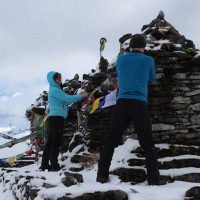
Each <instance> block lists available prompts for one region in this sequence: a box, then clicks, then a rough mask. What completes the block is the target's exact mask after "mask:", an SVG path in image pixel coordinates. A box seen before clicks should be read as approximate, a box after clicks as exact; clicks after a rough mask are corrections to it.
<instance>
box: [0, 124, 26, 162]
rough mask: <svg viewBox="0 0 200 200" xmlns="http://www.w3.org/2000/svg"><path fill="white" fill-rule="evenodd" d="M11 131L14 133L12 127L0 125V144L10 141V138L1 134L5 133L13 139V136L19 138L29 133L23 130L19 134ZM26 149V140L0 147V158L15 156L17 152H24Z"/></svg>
mask: <svg viewBox="0 0 200 200" xmlns="http://www.w3.org/2000/svg"><path fill="white" fill-rule="evenodd" d="M13 132H14V133H15V128H14V127H0V145H1V144H5V143H7V142H10V141H11V139H6V138H4V136H3V135H7V136H9V137H11V138H13V139H14V138H21V137H24V136H26V135H29V134H30V131H23V132H21V133H19V134H12V133H13ZM28 149H29V145H28V142H27V141H25V142H21V143H19V144H16V145H14V146H13V147H10V148H8V147H7V148H4V149H0V159H2V158H8V157H11V156H17V155H19V154H22V153H24V152H25V151H27V150H28Z"/></svg>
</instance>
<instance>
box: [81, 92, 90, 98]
mask: <svg viewBox="0 0 200 200" xmlns="http://www.w3.org/2000/svg"><path fill="white" fill-rule="evenodd" d="M81 96H82V98H83V99H84V98H86V97H88V96H89V94H88V93H87V92H82V93H81Z"/></svg>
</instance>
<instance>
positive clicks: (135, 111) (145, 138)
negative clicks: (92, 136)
mask: <svg viewBox="0 0 200 200" xmlns="http://www.w3.org/2000/svg"><path fill="white" fill-rule="evenodd" d="M130 121H133V123H134V126H135V129H136V132H137V136H138V139H139V143H140V146H141V147H142V148H143V149H144V152H145V153H144V155H145V158H146V168H147V181H148V183H149V184H157V183H158V181H159V171H158V162H157V158H156V152H155V147H154V142H153V138H152V127H151V119H150V115H149V112H148V108H147V105H146V103H145V102H143V101H139V100H133V99H119V100H118V101H117V104H116V107H115V110H114V112H113V115H112V120H111V130H110V132H109V134H108V136H107V139H106V141H105V144H104V147H103V149H102V151H101V153H100V159H99V164H98V173H97V177H108V175H109V168H110V164H111V160H112V157H113V153H114V149H115V148H116V147H117V146H118V145H119V143H120V141H121V139H122V136H123V133H124V131H125V129H126V127H127V126H128V124H129V123H130Z"/></svg>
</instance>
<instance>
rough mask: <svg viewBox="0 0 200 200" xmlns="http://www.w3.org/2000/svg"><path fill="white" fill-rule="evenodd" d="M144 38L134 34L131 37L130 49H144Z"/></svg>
mask: <svg viewBox="0 0 200 200" xmlns="http://www.w3.org/2000/svg"><path fill="white" fill-rule="evenodd" d="M146 43H147V42H146V38H145V36H144V35H142V34H135V35H133V36H132V38H131V41H130V44H129V47H130V48H132V49H133V48H145V47H146Z"/></svg>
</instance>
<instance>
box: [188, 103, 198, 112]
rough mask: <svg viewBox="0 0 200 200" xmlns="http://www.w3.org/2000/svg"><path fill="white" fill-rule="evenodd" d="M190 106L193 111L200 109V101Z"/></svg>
mask: <svg viewBox="0 0 200 200" xmlns="http://www.w3.org/2000/svg"><path fill="white" fill-rule="evenodd" d="M190 107H191V109H192V110H193V111H200V103H196V104H193V105H190Z"/></svg>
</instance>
